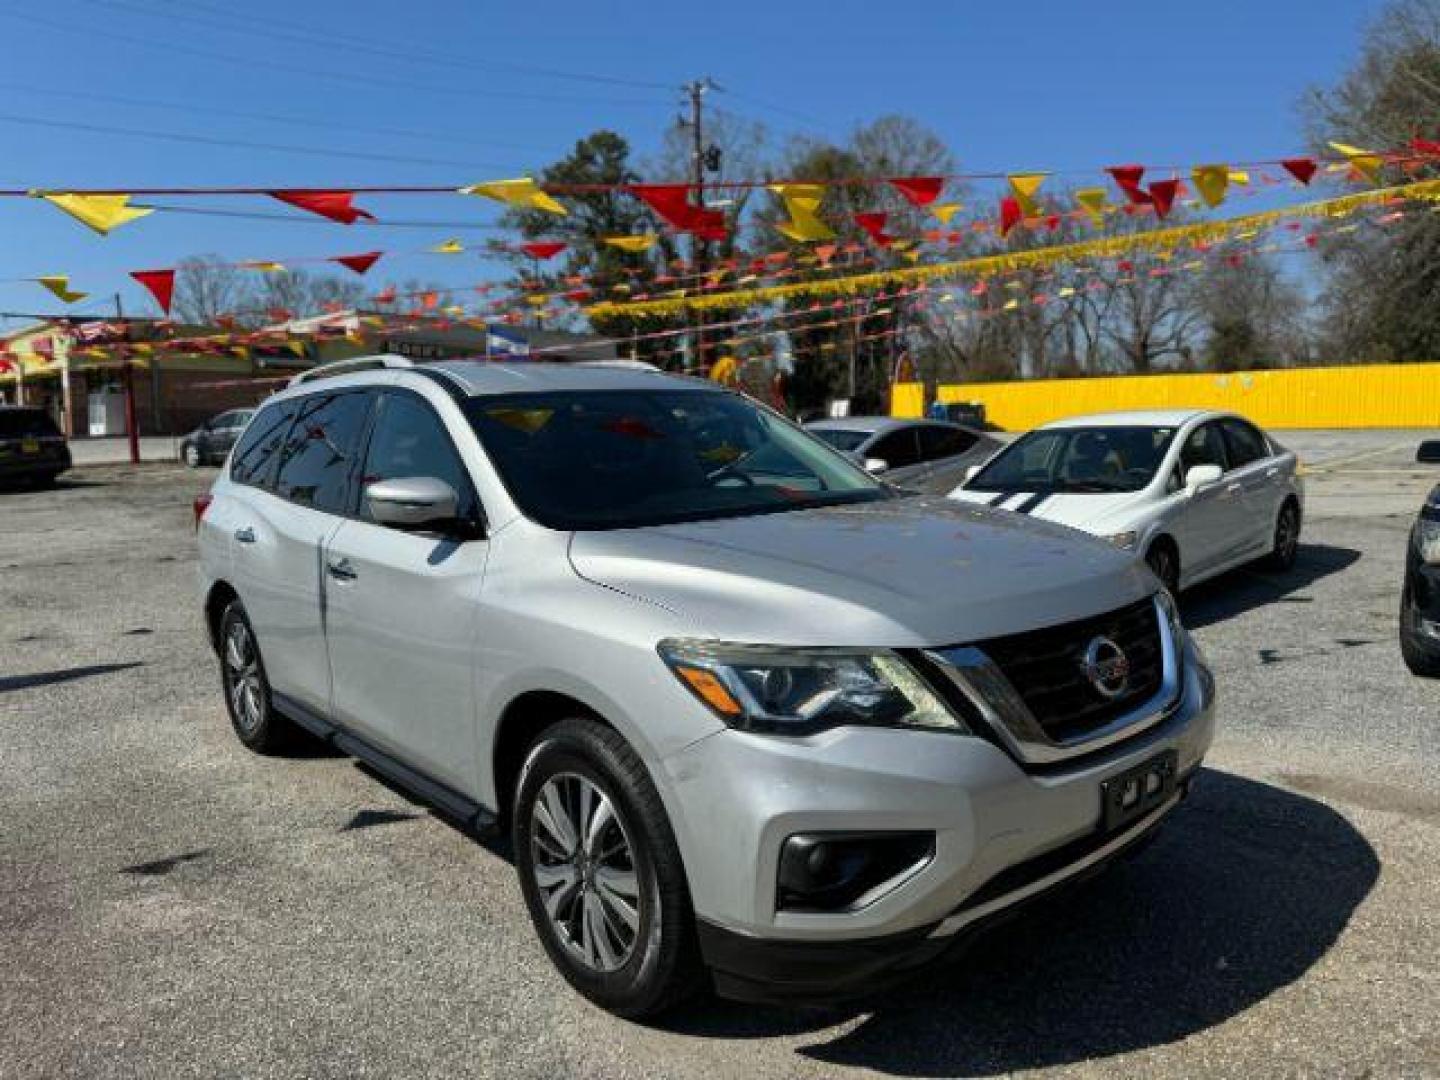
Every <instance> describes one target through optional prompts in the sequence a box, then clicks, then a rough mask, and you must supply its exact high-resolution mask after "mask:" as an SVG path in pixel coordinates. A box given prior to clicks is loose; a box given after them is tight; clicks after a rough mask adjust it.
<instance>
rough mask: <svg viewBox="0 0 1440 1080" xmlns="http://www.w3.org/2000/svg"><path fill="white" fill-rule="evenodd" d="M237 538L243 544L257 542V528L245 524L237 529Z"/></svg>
mask: <svg viewBox="0 0 1440 1080" xmlns="http://www.w3.org/2000/svg"><path fill="white" fill-rule="evenodd" d="M235 539H236V540H238V541H240V543H242V544H253V543H254V542H255V530H254V529H252V528H251V527H250V526H249V525H244V526H242V527H241V528H238V529H236V530H235Z"/></svg>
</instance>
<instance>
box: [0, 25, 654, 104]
mask: <svg viewBox="0 0 1440 1080" xmlns="http://www.w3.org/2000/svg"><path fill="white" fill-rule="evenodd" d="M0 18H4V19H11V20H14V21H16V22H23V23H29V24H30V25H32V26H42V27H45V28H46V29H49V30H55V31H58V32H60V33H62V34H78V35H81V36H85V37H100V38H103V39H104V40H105V41H106V42H110V43H113V42H116V41H125V42H129V43H131V44H134V45H140V46H142V47H143V48H147V49H158V50H162V51H164V52H166V53H170V54H172V55H173V54H175V53H182V54H185V55H188V56H196V57H199V58H201V59H203V60H218V61H220V62H221V63H225V64H234V65H237V66H239V67H244V68H248V69H251V70H254V69H257V68H264V69H266V70H269V71H279V72H281V73H283V74H284V75H286V76H287V77H289V78H292V79H293V78H295V77H296V76H297V75H302V76H307V77H310V78H317V79H329V80H331V81H333V82H342V83H348V84H350V85H355V86H364V87H367V88H372V89H373V88H375V87H379V86H388V87H391V88H393V89H399V90H411V91H414V90H419V91H422V92H425V93H430V94H449V95H451V96H455V97H465V98H484V99H490V100H508V101H543V102H549V103H559V104H567V105H597V104H604V105H612V106H622V107H623V106H639V107H645V108H649V107H653V106H654V105H655V104H656V101H655V100H649V99H647V100H643V101H642V100H639V99H635V98H597V97H594V96H586V97H576V96H571V95H563V94H537V93H534V92H529V91H523V90H515V91H507V90H478V89H474V88H472V87H459V86H438V85H435V84H431V83H415V82H406V81H404V80H400V79H386V78H384V77H383V76H380V75H375V74H365V75H352V74H350V73H349V72H343V71H326V70H322V69H319V68H314V67H310V66H308V65H307V66H305V67H299V68H297V67H296V66H295V65H294V64H285V63H280V62H277V61H269V60H264V59H261V58H258V57H255V56H249V55H246V56H239V55H236V54H234V53H226V52H217V51H215V50H212V49H197V48H195V47H193V46H190V45H177V44H173V43H168V42H162V41H156V40H155V39H154V38H150V37H144V36H142V35H137V34H126V33H123V32H121V31H118V30H98V29H92V28H90V27H85V26H75V25H73V24H71V23H65V22H59V21H56V20H53V19H44V18H40V17H39V16H36V15H29V14H20V13H18V12H14V11H4V12H0ZM667 89H668V88H667Z"/></svg>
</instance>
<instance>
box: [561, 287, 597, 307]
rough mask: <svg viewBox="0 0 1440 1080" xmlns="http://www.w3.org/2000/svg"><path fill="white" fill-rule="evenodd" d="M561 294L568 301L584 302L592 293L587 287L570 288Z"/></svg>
mask: <svg viewBox="0 0 1440 1080" xmlns="http://www.w3.org/2000/svg"><path fill="white" fill-rule="evenodd" d="M563 295H564V297H565V299H566V300H569V301H570V302H572V303H575V304H580V303H584V302H585V301H586V300H589V299H590V297H591V296H592V295H593V294H592V293H591V292H590V290H589V289H572V290H570V291H569V292H567V293H565V294H563Z"/></svg>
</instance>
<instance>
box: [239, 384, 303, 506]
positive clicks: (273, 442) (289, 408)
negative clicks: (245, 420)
mask: <svg viewBox="0 0 1440 1080" xmlns="http://www.w3.org/2000/svg"><path fill="white" fill-rule="evenodd" d="M296 405H297V402H296V400H295V399H294V398H290V399H289V400H286V401H277V402H276V403H275V404H273V405H266V406H265V407H264V408H262V409H261V410H260V414H259V415H258V416H257V417H256V418H255V423H253V424H251V425H250V427H249V428H247V429H246V431H245V435H244V437H243V438H242V439H241V440H240V442H239V444H238V445H237V446H236V447H235V452H234V453H233V454H231V455H230V479H231V480H233V481H234V482H235V483H237V484H246V485H248V486H250V487H258V488H265V489H266V490H269V489H270V487H271V481H272V479H273V478H274V475H275V462H276V461H277V460H278V459H279V457H280V448H281V446H283V445H284V442H285V434H286V432H288V431H289V430H290V421H291V420H293V419H294V418H295V409H296Z"/></svg>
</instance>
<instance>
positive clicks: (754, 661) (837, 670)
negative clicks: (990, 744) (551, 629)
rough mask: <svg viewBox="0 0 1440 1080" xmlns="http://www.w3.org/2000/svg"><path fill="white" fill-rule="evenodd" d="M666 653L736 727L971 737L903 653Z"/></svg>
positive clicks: (669, 645)
mask: <svg viewBox="0 0 1440 1080" xmlns="http://www.w3.org/2000/svg"><path fill="white" fill-rule="evenodd" d="M659 652H660V656H661V657H662V658H663V659H664V661H665V663H666V664H668V665H669V667H670V670H671V671H673V672H674V673H675V677H676V678H678V679H679V680H680V682H681V683H682V684H684V686H685V688H686V689H688V690H689V691H690V692H691V693H692V694H694V695H695V696H696V697H697V698H699V699H700V700H701V701H702V702H704V703H705V705H706V706H708V707H709V709H710V710H711V711H712V712H714V713H715V715H717V716H718V717H720V719H722V720H724V721H725V722H726V723H727V724H729V725H730V726H731V727H736V728H741V729H743V730H746V731H764V732H769V733H772V734H778V735H809V734H812V733H814V732H816V731H822V730H824V729H826V728H832V727H839V726H841V725H844V724H864V725H870V726H878V727H909V728H921V729H924V730H927V731H948V732H952V733H954V734H961V735H964V734H969V732H970V729H969V728H968V727H967V726H966V725H965V723H964V721H962V720H961V719H960V718H959V717H958V716H956V715H955V714H954V713H953V712H951V711H950V709H949V708H948V707H947V706H946V704H945V703H944V702H943V701H942V700H940V698H938V697H936V696H935V694H934V693H932V692H931V690H930V689H929V687H927V686H926V685H925V682H924V680H923V679H922V678H921V677H920V675H919V674H918V673H917V672H916V671H915V669H914V668H912V667H911V666H910V665H909V664H908V663H907V662H906V661H905V660H904V659H903V658H902V657H901V656H899V655H898V654H896V653H894V652H890V651H888V650H879V651H865V650H851V649H791V648H782V647H775V646H769V645H729V644H724V643H721V642H713V641H695V640H688V639H687V640H681V639H670V640H667V641H662V642H661V643H660V645H659Z"/></svg>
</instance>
